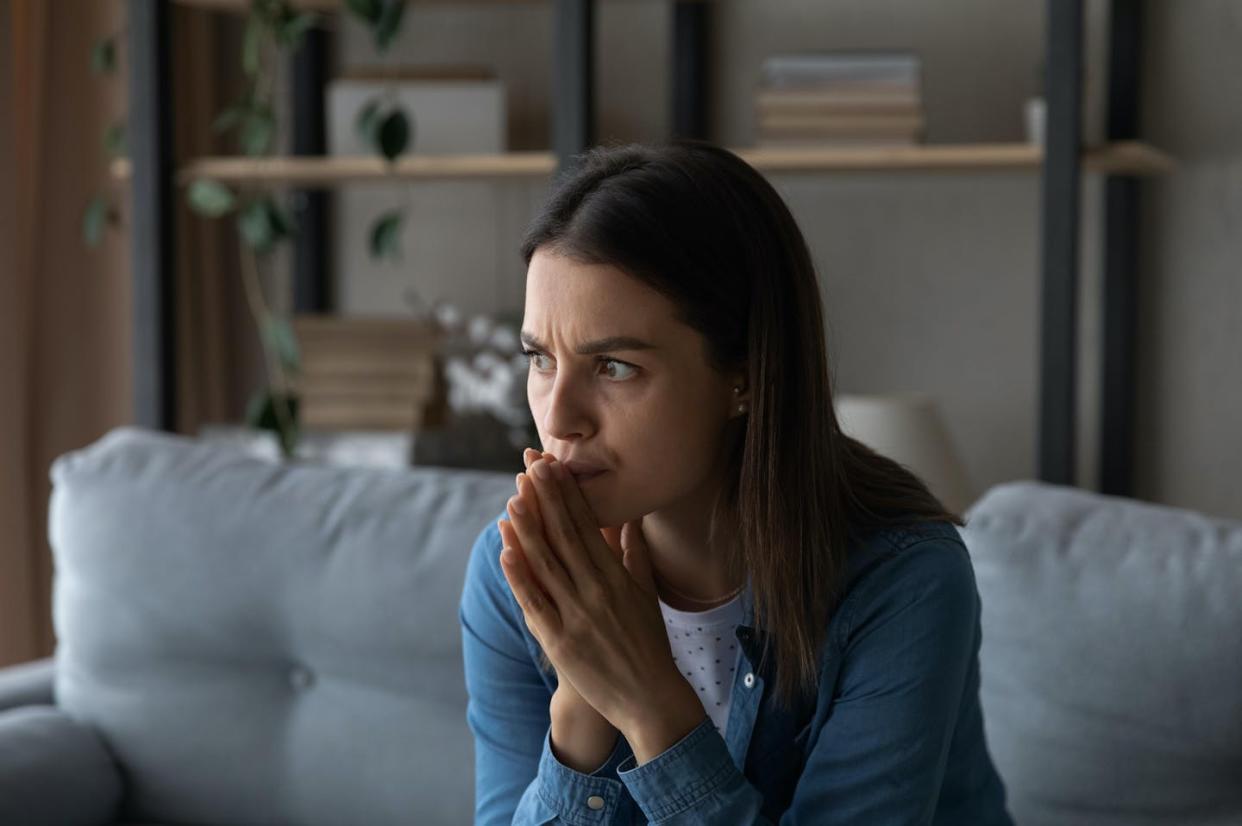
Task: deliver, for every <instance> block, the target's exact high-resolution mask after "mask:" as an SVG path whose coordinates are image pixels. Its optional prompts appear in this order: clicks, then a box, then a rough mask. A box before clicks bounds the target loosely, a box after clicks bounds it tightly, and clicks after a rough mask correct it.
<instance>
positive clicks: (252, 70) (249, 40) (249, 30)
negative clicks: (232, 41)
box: [242, 15, 263, 77]
mask: <svg viewBox="0 0 1242 826" xmlns="http://www.w3.org/2000/svg"><path fill="white" fill-rule="evenodd" d="M262 37H263V21H262V20H261V19H260V18H258V17H256V16H254V15H251V16H250V19H249V20H247V21H246V34H245V35H244V37H243V39H242V69H244V70H245V72H246V74H248V75H250V76H251V77H254V76H255V75H257V74H258V73H259V50H260V48H261V47H262V45H263V44H262Z"/></svg>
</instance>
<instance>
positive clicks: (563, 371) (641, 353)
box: [522, 250, 741, 527]
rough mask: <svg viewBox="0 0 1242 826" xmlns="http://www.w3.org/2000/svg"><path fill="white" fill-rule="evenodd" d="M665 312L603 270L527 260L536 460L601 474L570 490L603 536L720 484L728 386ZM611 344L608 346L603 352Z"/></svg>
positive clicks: (527, 341) (731, 399) (618, 273)
mask: <svg viewBox="0 0 1242 826" xmlns="http://www.w3.org/2000/svg"><path fill="white" fill-rule="evenodd" d="M674 311H675V307H674V305H673V303H672V302H671V301H670V300H669V299H667V298H666V297H664V296H663V295H661V294H660V293H658V292H656V291H655V290H653V289H651V288H650V287H648V286H646V285H645V284H643V283H641V282H640V281H638V280H637V279H635V278H632V277H631V276H629V275H627V274H626V273H625V272H624V271H622V270H620V269H617V268H616V267H613V266H609V265H598V264H580V263H578V262H575V261H572V260H570V259H568V258H565V257H563V256H559V255H554V254H551V253H548V252H545V251H543V250H537V251H536V252H535V254H534V255H533V256H532V257H531V261H530V266H529V268H528V269H527V273H526V308H525V317H524V318H523V320H522V344H523V346H524V347H525V348H526V349H527V351H530V352H531V353H532V355H530V357H529V360H530V369H529V373H528V376H527V380H526V389H527V397H528V400H529V402H530V409H531V413H532V414H533V416H534V419H535V424H536V426H537V427H538V429H539V438H540V441H541V443H542V446H543V449H544V450H546V451H549V452H551V453H553V454H554V455H555V456H556V457H557V458H558V459H559V460H561V461H562V462H568V463H570V469H571V470H574V468H573V463H574V462H581V463H584V464H589V465H594V466H596V467H600V468H604V472H602V473H600V474H598V475H595V476H580V477H579V480H578V481H579V485H580V486H581V488H582V491H583V494H584V495H585V497H586V500H587V502H588V504H589V505H590V506H591V509H592V511H594V513H595V516H596V518H597V519H598V520H599V523H600V526H601V527H609V526H615V525H621V524H623V523H624V522H627V521H629V520H631V519H637V518H638V517H641V516H644V515H646V514H649V513H653V512H656V511H661V510H665V509H672V510H673V511H676V510H677V508H678V506H679V505H682V506H684V505H687V504H688V503H692V502H697V501H700V500H701V499H702V497H703V496H705V495H707V496H709V495H710V493H711V492H712V491H713V490H714V487H713V486H714V485H715V484H717V483H718V474H719V472H720V468H721V463H722V461H723V448H724V438H723V437H724V431H725V427H726V425H727V424H728V421H729V417H730V414H731V411H734V410H736V408H737V401H736V396H735V395H734V393H733V386H734V385H735V384H738V383H739V382H738V381H735V380H734V379H740V378H741V376H740V375H738V376H736V377H727V376H725V375H722V374H720V373H718V372H717V371H715V370H714V369H712V367H711V366H710V365H709V364H708V361H707V353H706V342H705V340H704V339H703V337H702V336H701V335H700V334H699V333H698V332H697V331H696V330H694V329H692V328H691V327H688V326H686V325H685V324H683V323H682V322H680V321H677V320H676V319H675V318H674ZM610 339H612V341H609V340H610Z"/></svg>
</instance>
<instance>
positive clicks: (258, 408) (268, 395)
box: [246, 387, 300, 457]
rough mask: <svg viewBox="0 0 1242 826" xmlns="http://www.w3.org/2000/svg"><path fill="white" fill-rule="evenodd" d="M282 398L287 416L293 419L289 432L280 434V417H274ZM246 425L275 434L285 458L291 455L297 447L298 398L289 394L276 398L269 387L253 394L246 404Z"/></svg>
mask: <svg viewBox="0 0 1242 826" xmlns="http://www.w3.org/2000/svg"><path fill="white" fill-rule="evenodd" d="M279 398H284V399H286V400H287V403H288V405H289V414H290V417H291V418H292V419H293V421H292V422H290V430H289V431H288V432H286V433H282V432H281V429H280V417H279V416H277V415H276V403H277V401H276V400H277V399H279ZM246 424H247V426H249V427H253V428H255V429H256V430H270V431H272V432H273V433H275V434H276V438H277V439H278V440H279V441H280V447H281V450H282V452H283V453H284V455H285V456H286V457H288V456H291V455H292V454H293V450H294V448H295V447H296V446H297V441H298V436H299V432H300V427H299V425H298V396H297V394H296V393H291V394H289V395H288V396H284V397H281V396H278V395H276V394H274V393H273V392H272V390H271V388H270V387H265V388H263V389H262V390H259V391H257V392H255V394H254V395H252V396H251V397H250V401H249V402H247V404H246Z"/></svg>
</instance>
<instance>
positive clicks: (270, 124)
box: [237, 106, 276, 156]
mask: <svg viewBox="0 0 1242 826" xmlns="http://www.w3.org/2000/svg"><path fill="white" fill-rule="evenodd" d="M275 134H276V116H275V115H274V114H273V112H272V109H271V107H270V106H259V107H255V108H253V109H251V110H250V112H249V113H248V114H247V115H246V117H245V119H243V121H242V126H241V131H240V132H239V133H238V135H237V141H238V144H239V145H240V146H241V150H242V152H243V153H244V154H246V155H251V156H254V155H266V154H267V151H268V149H269V148H271V145H272V137H273V136H274V135H275Z"/></svg>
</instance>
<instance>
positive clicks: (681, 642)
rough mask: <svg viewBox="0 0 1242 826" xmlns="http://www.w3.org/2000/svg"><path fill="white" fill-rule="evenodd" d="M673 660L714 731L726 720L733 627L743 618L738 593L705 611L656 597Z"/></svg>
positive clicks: (736, 653) (735, 652)
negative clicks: (677, 606)
mask: <svg viewBox="0 0 1242 826" xmlns="http://www.w3.org/2000/svg"><path fill="white" fill-rule="evenodd" d="M660 611H661V612H663V614H664V623H665V627H666V629H667V630H668V641H669V644H670V645H671V646H672V649H673V660H674V661H676V663H677V665H678V666H679V667H680V668H681V673H682V674H684V675H685V677H686V681H687V682H688V683H690V685H691V686H692V687H693V688H694V689H695V691H696V692H697V693H698V695H699V699H700V700H702V701H703V708H704V709H706V710H707V713H708V715H709V716H710V717H711V718H712V722H714V723H715V724H716V730H717V731H719V732H720V734H721V736H724V733H725V730H726V728H727V726H728V722H729V703H730V701H731V698H732V696H733V678H734V677H735V676H736V674H737V664H738V658H739V657H740V656H741V653H742V652H741V650H740V647H739V646H738V643H737V637H736V636H734V633H733V632H734V629H736V628H737V626H738V624H739V623H740V622H741V621H742V619H743V617H744V613H743V609H742V595H741V594H738V595H737V596H735V597H734V598H733V599H731V600H729V601H728V602H726V603H724V604H723V605H717V606H716V607H715V608H710V609H708V610H706V611H680V610H678V609H676V608H672V607H670V606H669V605H668V604H667V603H665V602H664V600H660Z"/></svg>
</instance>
